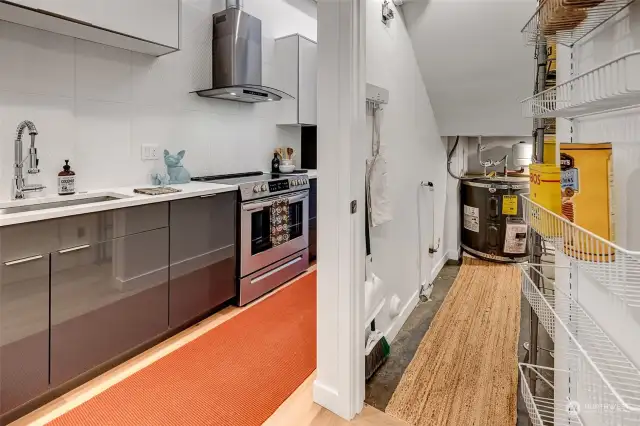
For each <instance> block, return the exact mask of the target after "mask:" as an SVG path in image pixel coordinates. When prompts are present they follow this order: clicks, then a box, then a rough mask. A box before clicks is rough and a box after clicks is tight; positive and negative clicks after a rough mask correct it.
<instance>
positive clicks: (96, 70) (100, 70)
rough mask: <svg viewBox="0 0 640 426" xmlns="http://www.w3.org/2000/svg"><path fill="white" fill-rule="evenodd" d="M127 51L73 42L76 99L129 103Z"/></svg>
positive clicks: (128, 54) (128, 58)
mask: <svg viewBox="0 0 640 426" xmlns="http://www.w3.org/2000/svg"><path fill="white" fill-rule="evenodd" d="M132 84H133V82H132V76H131V52H130V51H128V50H124V49H118V48H116V47H111V46H104V45H102V44H97V43H92V42H90V41H85V40H76V97H77V98H79V99H93V100H100V101H111V102H129V101H131V92H132Z"/></svg>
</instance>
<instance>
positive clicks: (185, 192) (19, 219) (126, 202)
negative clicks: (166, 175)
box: [0, 182, 238, 227]
mask: <svg viewBox="0 0 640 426" xmlns="http://www.w3.org/2000/svg"><path fill="white" fill-rule="evenodd" d="M169 186H170V187H171V188H176V189H181V190H182V191H181V192H176V193H173V194H165V195H142V194H136V193H134V192H133V190H134V189H135V188H149V187H151V185H136V186H131V187H124V188H107V189H102V190H95V191H86V192H78V193H76V194H74V195H48V196H45V197H33V198H27V199H24V200H17V201H10V200H5V201H0V227H2V226H9V225H16V224H19V223H28V222H37V221H40V220H47V219H56V218H60V217H67V216H74V215H79V214H87V213H94V212H100V211H104V210H113V209H121V208H124V207H134V206H140V205H143V204H151V203H162V202H165V201H172V200H180V199H183V198H192V197H200V196H203V195H213V194H218V193H223V192H230V191H236V190H237V189H238V187H237V186H236V185H220V184H217V183H205V182H191V183H186V184H181V185H169ZM100 196H112V197H118V198H120V197H122V198H120V199H118V200H111V201H103V202H96V203H89V204H79V205H73V206H64V207H57V208H47V209H41V210H33V211H26V212H19V213H10V214H8V213H6V212H4V213H3V212H2V209H7V208H11V207H21V206H27V205H33V204H41V203H52V202H58V201H68V200H75V199H83V198H91V197H100Z"/></svg>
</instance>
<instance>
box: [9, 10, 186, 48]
mask: <svg viewBox="0 0 640 426" xmlns="http://www.w3.org/2000/svg"><path fill="white" fill-rule="evenodd" d="M180 1H181V0H91V1H88V0H55V1H52V0H10V1H4V0H0V19H1V20H5V21H9V22H15V23H17V24H21V25H26V26H29V27H34V28H39V29H42V30H46V31H51V32H54V33H58V34H64V35H67V36H71V37H76V38H80V39H83V40H88V41H93V42H96V43H101V44H106V45H109V46H114V47H120V48H123V49H128V50H132V51H135V52H141V53H146V54H149V55H154V56H160V55H164V54H166V53H171V52H174V51H176V50H178V48H179V41H180ZM20 6H22V7H20Z"/></svg>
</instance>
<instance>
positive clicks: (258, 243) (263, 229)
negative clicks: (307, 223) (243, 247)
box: [251, 200, 304, 256]
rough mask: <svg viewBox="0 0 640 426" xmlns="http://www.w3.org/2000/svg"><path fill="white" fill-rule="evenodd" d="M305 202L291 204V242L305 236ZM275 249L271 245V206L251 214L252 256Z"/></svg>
mask: <svg viewBox="0 0 640 426" xmlns="http://www.w3.org/2000/svg"><path fill="white" fill-rule="evenodd" d="M303 222H304V200H300V201H297V202H295V203H290V204H289V241H291V240H293V239H296V238H300V237H302V235H303V232H302V227H303ZM271 248H273V245H272V244H271V206H267V207H263V208H262V209H261V210H257V211H253V212H251V256H255V255H256V254H258V253H262V252H265V251H267V250H270V249H271Z"/></svg>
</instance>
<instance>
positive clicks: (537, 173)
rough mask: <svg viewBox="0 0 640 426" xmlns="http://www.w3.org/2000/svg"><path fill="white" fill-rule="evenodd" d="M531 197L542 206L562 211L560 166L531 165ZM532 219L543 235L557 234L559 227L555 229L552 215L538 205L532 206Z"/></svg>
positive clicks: (552, 235)
mask: <svg viewBox="0 0 640 426" xmlns="http://www.w3.org/2000/svg"><path fill="white" fill-rule="evenodd" d="M529 181H530V189H529V191H530V194H531V195H530V197H531V200H532V201H534V202H535V203H537V204H539V205H540V206H542V207H544V208H546V209H548V210H550V211H552V212H553V213H556V214H560V213H561V191H560V167H559V166H556V165H555V164H531V165H530V166H529ZM530 215H531V217H530V221H531V225H532V226H533V227H534V229H535V230H536V231H537V232H538V233H539V234H540V235H542V236H543V237H546V238H549V237H554V236H557V235H556V234H557V232H558V229H554V228H553V225H554V222H553V220H552V218H551V216H550V215H548V214H545V213H544V211H542V210H541V209H539V208H536V206H532V207H531V212H530Z"/></svg>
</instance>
